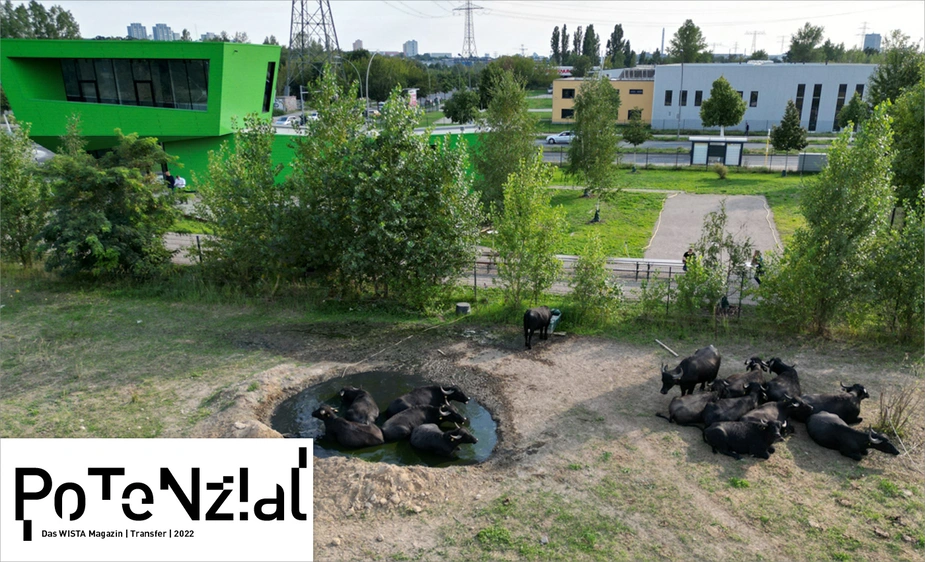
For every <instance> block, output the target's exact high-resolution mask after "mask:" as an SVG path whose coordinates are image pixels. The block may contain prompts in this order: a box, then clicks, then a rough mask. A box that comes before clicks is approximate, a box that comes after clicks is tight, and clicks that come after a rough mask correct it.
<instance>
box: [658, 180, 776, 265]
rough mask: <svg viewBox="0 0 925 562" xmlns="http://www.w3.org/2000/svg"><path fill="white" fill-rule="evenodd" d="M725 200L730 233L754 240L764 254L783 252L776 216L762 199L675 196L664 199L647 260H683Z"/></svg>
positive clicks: (752, 197)
mask: <svg viewBox="0 0 925 562" xmlns="http://www.w3.org/2000/svg"><path fill="white" fill-rule="evenodd" d="M724 199H725V200H726V216H727V219H728V220H727V231H728V232H730V233H731V234H733V235H734V236H735V237H736V238H737V239H740V240H742V239H744V238H745V237H746V236H747V237H749V238H751V241H752V244H753V245H754V246H755V248H756V249H758V250H761V252H762V253H765V252H767V251H770V250H774V251H778V252H779V251H781V250H782V249H783V246H782V245H781V242H780V236H779V235H778V233H777V227H776V226H775V225H774V214H773V213H772V212H771V209H770V207H768V204H767V201H766V200H765V198H764V197H763V196H759V195H693V194H690V193H674V194H672V195H670V196H669V197H668V199H666V200H665V205H664V207H663V208H662V212H661V215H660V216H659V219H658V222H657V223H656V224H655V232H654V233H653V235H652V239H651V240H650V241H649V246H648V248H646V252H645V258H646V259H681V257H682V256H683V255H684V252H685V251H686V250H687V248H688V247H689V246H690V244H692V243H694V242H696V241H697V240H698V239H699V238H700V231H701V229H702V227H703V220H704V218H705V217H706V216H707V214H709V213H712V212H714V211H719V209H720V203H721V202H722V201H723V200H724Z"/></svg>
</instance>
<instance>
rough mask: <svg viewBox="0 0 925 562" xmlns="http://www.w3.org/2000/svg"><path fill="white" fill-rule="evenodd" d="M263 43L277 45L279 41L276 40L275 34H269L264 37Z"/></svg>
mask: <svg viewBox="0 0 925 562" xmlns="http://www.w3.org/2000/svg"><path fill="white" fill-rule="evenodd" d="M263 44H264V45H279V41H277V40H276V36H275V35H270V36H269V37H264V39H263Z"/></svg>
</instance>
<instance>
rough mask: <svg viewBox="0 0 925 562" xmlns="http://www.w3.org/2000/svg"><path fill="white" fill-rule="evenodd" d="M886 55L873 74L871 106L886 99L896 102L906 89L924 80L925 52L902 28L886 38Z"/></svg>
mask: <svg viewBox="0 0 925 562" xmlns="http://www.w3.org/2000/svg"><path fill="white" fill-rule="evenodd" d="M882 57H883V60H882V62H881V63H880V64H879V65H878V66H877V68H876V69H875V70H874V72H873V74H871V76H870V81H869V82H870V88H869V89H868V90H867V102H868V104H870V106H871V107H875V106H877V105H878V104H879V103H880V102H882V101H884V100H890V101H891V102H893V101H896V98H898V97H899V96H900V95H901V94H902V93H903V90H905V89H906V88H910V87H912V86H914V85H915V84H917V83H919V82H921V81H922V78H923V75H925V54H923V53H922V51H921V50H920V48H919V45H918V44H917V43H912V42H911V41H910V40H909V36H908V35H903V34H902V32H900V31H899V30H894V31H892V32H891V33H890V36H889V37H888V38H886V39H885V40H884V48H883V53H882Z"/></svg>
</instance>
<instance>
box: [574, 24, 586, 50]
mask: <svg viewBox="0 0 925 562" xmlns="http://www.w3.org/2000/svg"><path fill="white" fill-rule="evenodd" d="M583 44H584V34H583V33H582V31H581V26H580V25H579V26H578V29H576V30H575V35H574V37H572V56H573V57H580V56H581V55H582V54H583V53H582V52H581V47H582V45H583Z"/></svg>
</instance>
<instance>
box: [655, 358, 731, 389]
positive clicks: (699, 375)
mask: <svg viewBox="0 0 925 562" xmlns="http://www.w3.org/2000/svg"><path fill="white" fill-rule="evenodd" d="M720 361H722V357H720V355H719V352H718V351H716V348H715V347H713V346H712V345H708V346H707V347H703V348H701V349H698V350H697V351H695V352H694V354H693V355H691V356H690V357H685V358H684V359H683V360H682V361H681V362H680V363H679V364H678V366H677V367H675V368H674V369H672V370H670V371H669V370H668V367H667V366H666V365H662V390H661V392H662V394H668V391H669V390H671V387H673V386H674V385H678V386H680V387H681V396H684V395H685V394H693V393H694V387H696V386H697V383H700V390H706V389H707V383H710V382H713V381H714V380H716V373H718V372H719V364H720Z"/></svg>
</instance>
